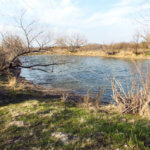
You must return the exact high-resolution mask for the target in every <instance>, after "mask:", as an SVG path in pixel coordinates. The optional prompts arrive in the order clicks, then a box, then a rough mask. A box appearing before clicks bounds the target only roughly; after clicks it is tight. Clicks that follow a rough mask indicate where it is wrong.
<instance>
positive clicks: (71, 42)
mask: <svg viewBox="0 0 150 150" xmlns="http://www.w3.org/2000/svg"><path fill="white" fill-rule="evenodd" d="M67 44H68V46H69V51H71V52H76V51H77V50H78V49H80V48H81V47H82V46H84V45H86V44H87V39H86V38H85V37H84V36H81V35H80V34H73V35H71V36H70V37H69V38H68V41H67Z"/></svg>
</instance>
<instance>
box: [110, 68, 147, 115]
mask: <svg viewBox="0 0 150 150" xmlns="http://www.w3.org/2000/svg"><path fill="white" fill-rule="evenodd" d="M135 66H136V70H135V73H133V71H132V70H131V85H130V86H131V88H128V86H127V89H128V91H127V92H126V91H125V88H124V87H123V86H122V84H121V83H120V82H119V81H118V80H116V79H114V80H113V81H112V90H113V98H114V100H115V101H116V102H117V104H118V108H120V110H121V112H122V113H125V114H127V113H131V114H139V115H141V116H149V114H150V96H149V87H150V73H147V74H146V77H145V75H143V73H142V71H141V69H140V67H139V66H137V65H135Z"/></svg>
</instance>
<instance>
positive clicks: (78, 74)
mask: <svg viewBox="0 0 150 150" xmlns="http://www.w3.org/2000/svg"><path fill="white" fill-rule="evenodd" d="M21 61H22V62H23V64H24V65H28V64H40V63H41V64H47V63H52V62H62V61H63V62H64V61H65V62H67V63H66V64H64V65H56V66H54V67H52V66H48V67H40V68H41V69H46V70H47V71H49V73H46V72H42V71H39V70H31V69H22V70H21V76H22V77H25V78H26V79H27V80H31V81H33V82H34V83H35V84H38V85H41V86H43V87H46V88H48V89H52V88H56V89H63V90H71V91H74V92H75V93H76V94H86V93H87V90H89V89H90V90H91V93H92V94H93V96H94V95H96V93H97V91H98V88H99V87H104V88H105V94H104V96H103V100H105V101H110V100H111V99H112V90H111V80H112V79H113V77H115V78H117V79H118V80H119V81H120V82H121V83H122V84H123V86H125V85H126V84H130V69H131V68H132V67H133V66H134V63H133V62H132V61H130V60H121V59H113V58H101V57H83V56H61V55H59V56H58V55H57V56H50V55H40V56H25V57H21ZM68 62H69V63H68ZM136 63H139V64H142V69H143V72H145V71H146V70H145V69H146V67H147V66H148V64H150V61H149V60H138V61H136Z"/></svg>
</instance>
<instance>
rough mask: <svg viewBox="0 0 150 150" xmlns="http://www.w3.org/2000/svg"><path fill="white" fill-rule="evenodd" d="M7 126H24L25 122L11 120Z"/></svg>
mask: <svg viewBox="0 0 150 150" xmlns="http://www.w3.org/2000/svg"><path fill="white" fill-rule="evenodd" d="M9 126H17V127H24V126H25V123H24V122H23V121H13V122H11V123H10V124H9Z"/></svg>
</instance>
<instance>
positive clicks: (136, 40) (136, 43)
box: [133, 31, 141, 55]
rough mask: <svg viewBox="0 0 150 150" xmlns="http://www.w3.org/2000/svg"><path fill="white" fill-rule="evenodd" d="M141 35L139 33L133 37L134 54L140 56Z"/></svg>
mask: <svg viewBox="0 0 150 150" xmlns="http://www.w3.org/2000/svg"><path fill="white" fill-rule="evenodd" d="M140 37H141V34H140V33H139V32H138V31H137V32H136V33H135V34H134V36H133V52H134V54H136V55H138V54H139V53H138V49H139V41H140Z"/></svg>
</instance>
